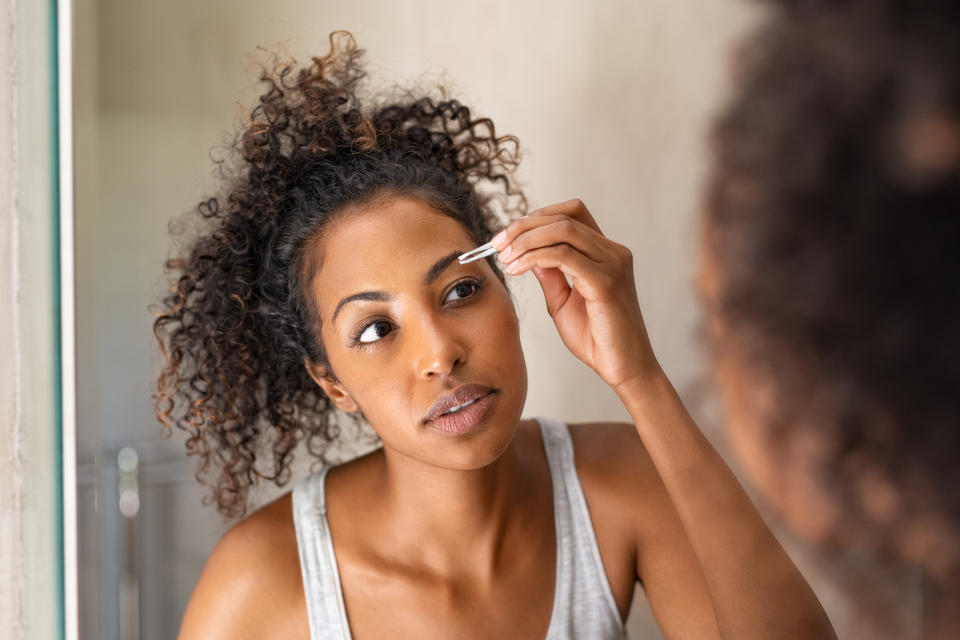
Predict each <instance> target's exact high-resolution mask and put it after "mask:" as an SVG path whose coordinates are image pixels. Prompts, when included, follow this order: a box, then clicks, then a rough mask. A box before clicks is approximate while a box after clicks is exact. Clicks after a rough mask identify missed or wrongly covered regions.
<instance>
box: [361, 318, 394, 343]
mask: <svg viewBox="0 0 960 640" xmlns="http://www.w3.org/2000/svg"><path fill="white" fill-rule="evenodd" d="M371 330H372V331H371ZM388 333H390V323H389V322H387V321H385V320H376V321H374V322H371V323H370V324H368V325H366V326H364V327H363V328H362V329H361V330H360V332H359V333H357V334H356V336H355V337H354V338H353V343H354V344H355V345H356V344H361V345H366V344H373V343H374V342H377V341H378V340H379V339H380V338H383V337H385V336H386V335H387V334H388ZM364 337H366V338H367V339H364Z"/></svg>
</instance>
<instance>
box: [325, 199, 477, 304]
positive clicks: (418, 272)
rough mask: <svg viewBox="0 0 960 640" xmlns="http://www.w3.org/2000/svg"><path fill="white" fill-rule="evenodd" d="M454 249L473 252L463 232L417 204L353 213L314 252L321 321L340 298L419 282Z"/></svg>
mask: <svg viewBox="0 0 960 640" xmlns="http://www.w3.org/2000/svg"><path fill="white" fill-rule="evenodd" d="M459 248H463V251H469V250H470V249H472V248H473V241H472V240H471V238H470V235H469V233H468V232H467V230H466V229H465V228H464V227H463V225H461V224H460V222H458V221H457V220H454V219H453V218H451V217H450V216H448V215H446V214H444V213H443V212H440V211H437V210H436V209H434V208H432V207H431V206H430V205H428V204H426V203H425V202H423V201H421V200H417V199H413V198H407V197H396V198H391V199H390V200H388V201H386V202H382V203H377V204H376V205H375V206H373V207H370V208H366V207H358V208H356V209H352V210H350V211H349V212H347V213H346V215H344V216H343V217H341V218H340V219H338V220H336V221H335V222H334V223H332V224H331V226H330V227H328V229H326V230H325V232H324V234H323V237H322V239H321V240H320V242H319V243H318V246H317V247H316V248H315V249H314V250H316V251H319V252H321V254H322V256H323V258H322V261H321V263H320V268H319V271H318V272H317V273H315V274H313V276H314V277H313V283H314V288H313V289H314V295H315V296H316V297H317V301H318V303H319V309H320V310H321V313H322V315H324V316H326V315H327V314H325V313H323V312H324V311H327V312H329V306H330V305H333V304H336V302H337V300H339V299H340V298H341V297H343V296H345V295H350V294H352V293H355V292H357V291H362V290H367V289H389V288H391V287H392V286H409V283H410V282H414V281H415V282H417V283H419V282H420V281H421V280H422V278H423V275H424V273H426V270H427V269H428V268H429V267H430V265H432V264H433V263H434V262H435V261H436V260H437V259H438V258H439V257H441V256H443V255H445V254H447V253H450V252H451V251H453V250H455V249H459Z"/></svg>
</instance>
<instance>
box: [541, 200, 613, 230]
mask: <svg viewBox="0 0 960 640" xmlns="http://www.w3.org/2000/svg"><path fill="white" fill-rule="evenodd" d="M530 215H531V216H557V215H564V216H570V217H571V218H574V219H576V220H577V221H578V222H582V223H583V224H585V225H587V226H588V227H590V228H591V229H593V230H594V231H597V232H600V226H599V225H598V224H597V221H596V220H594V219H593V216H592V215H591V214H590V211H589V209H587V205H585V204H584V203H583V200H581V199H580V198H573V199H572V200H566V201H564V202H557V203H556V204H550V205H547V206H545V207H541V208H540V209H537V210H535V211H531V212H530ZM601 233H602V232H601Z"/></svg>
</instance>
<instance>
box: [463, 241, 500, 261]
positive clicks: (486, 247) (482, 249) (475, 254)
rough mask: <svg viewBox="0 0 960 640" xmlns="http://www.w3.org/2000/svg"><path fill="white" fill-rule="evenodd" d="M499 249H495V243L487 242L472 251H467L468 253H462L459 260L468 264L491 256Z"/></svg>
mask: <svg viewBox="0 0 960 640" xmlns="http://www.w3.org/2000/svg"><path fill="white" fill-rule="evenodd" d="M497 251H499V249H495V248H494V247H493V245H492V244H490V243H489V242H488V243H487V244H482V245H480V246H479V247H477V248H476V249H473V250H472V251H467V252H466V253H464V254H461V255H460V256H459V257H458V258H457V260H459V261H460V264H467V263H468V262H473V261H474V260H479V259H480V258H486V257H487V256H491V255H493V254H495V253H496V252H497Z"/></svg>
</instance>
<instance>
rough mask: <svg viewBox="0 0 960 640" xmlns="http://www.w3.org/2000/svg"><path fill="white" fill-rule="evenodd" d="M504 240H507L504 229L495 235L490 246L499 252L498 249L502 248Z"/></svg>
mask: <svg viewBox="0 0 960 640" xmlns="http://www.w3.org/2000/svg"><path fill="white" fill-rule="evenodd" d="M506 239H507V231H506V229H504V230H503V231H501V232H500V233H498V234H497V235H495V236H493V239H492V240H491V241H490V244H492V245H493V246H494V248H495V249H497V250H500V248H501V247H502V246H503V243H504V242H505V241H506Z"/></svg>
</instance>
